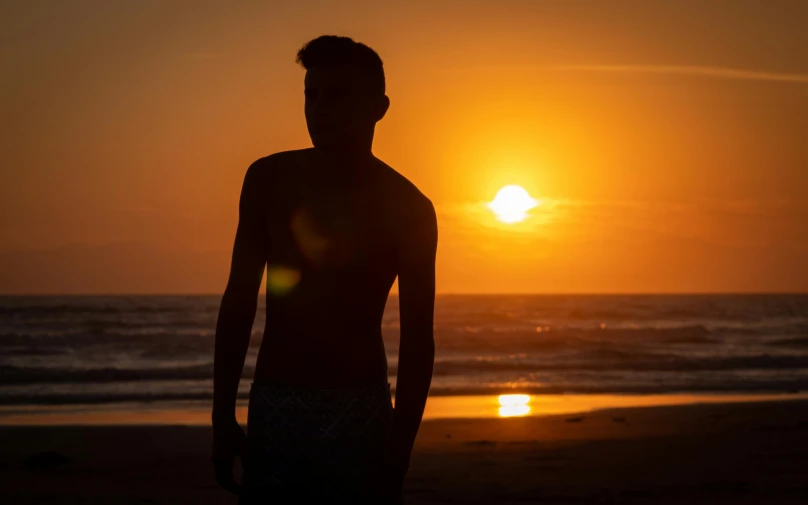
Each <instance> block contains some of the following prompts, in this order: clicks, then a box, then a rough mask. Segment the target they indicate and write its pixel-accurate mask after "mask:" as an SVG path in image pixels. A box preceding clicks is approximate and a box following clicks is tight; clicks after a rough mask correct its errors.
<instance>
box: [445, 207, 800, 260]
mask: <svg viewBox="0 0 808 505" xmlns="http://www.w3.org/2000/svg"><path fill="white" fill-rule="evenodd" d="M541 202H542V203H541V205H540V206H539V207H536V208H535V209H532V210H531V211H530V217H529V218H528V219H526V220H525V221H524V222H522V223H514V224H504V223H500V222H499V221H497V220H496V219H495V217H494V216H493V214H492V213H491V212H490V211H489V210H488V209H487V208H485V206H484V203H483V202H477V203H466V204H452V205H448V204H444V205H441V206H439V207H438V209H437V210H438V219H439V224H440V225H441V230H442V233H443V235H444V236H445V237H446V238H447V239H448V241H453V240H460V241H462V242H463V243H464V244H469V243H485V244H487V245H486V248H492V249H502V248H508V247H513V246H514V245H531V244H533V245H535V244H538V243H547V242H554V243H559V244H561V243H565V244H567V245H571V244H575V243H579V244H582V243H589V242H592V241H597V242H602V241H604V240H605V241H608V242H615V243H617V242H627V241H628V242H631V241H637V240H640V241H648V240H683V241H694V242H699V243H703V244H712V245H715V246H722V247H761V246H764V245H770V246H777V245H779V246H780V247H789V248H797V249H801V250H806V251H808V239H806V238H803V237H806V236H808V225H807V224H806V223H808V219H807V218H808V205H805V204H801V203H797V202H788V201H722V202H709V201H704V202H699V201H691V202H665V201H658V202H655V201H585V200H567V199H550V198H543V199H542V200H541Z"/></svg>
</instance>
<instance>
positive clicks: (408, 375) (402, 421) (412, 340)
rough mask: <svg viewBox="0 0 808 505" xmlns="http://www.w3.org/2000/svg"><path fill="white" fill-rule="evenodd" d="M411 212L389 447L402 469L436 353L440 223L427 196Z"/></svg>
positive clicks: (402, 254)
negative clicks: (392, 421) (436, 278)
mask: <svg viewBox="0 0 808 505" xmlns="http://www.w3.org/2000/svg"><path fill="white" fill-rule="evenodd" d="M421 205H422V207H421V208H420V209H418V210H416V212H415V215H414V216H415V221H411V223H412V224H411V225H409V226H407V228H408V230H406V231H405V232H404V233H403V234H402V237H403V240H402V242H401V244H400V246H399V257H398V293H399V294H398V297H399V302H398V303H399V313H400V323H401V324H400V327H401V340H400V344H399V352H398V377H397V378H396V404H395V420H394V423H393V437H392V444H393V448H392V450H393V451H394V453H397V454H396V455H395V456H394V457H397V458H400V461H399V462H398V464H400V465H401V466H403V468H402V470H403V471H406V467H407V465H408V464H409V457H410V453H411V452H412V447H413V444H414V443H415V436H416V435H417V433H418V428H419V426H420V424H421V419H422V417H423V415H424V407H425V406H426V399H427V395H428V393H429V385H430V384H431V382H432V368H433V363H434V359H435V340H434V336H433V320H434V310H435V255H436V250H437V245H438V224H437V218H436V216H435V208H434V206H433V205H432V202H430V201H429V200H428V199H425V200H424V202H423V203H422V204H421Z"/></svg>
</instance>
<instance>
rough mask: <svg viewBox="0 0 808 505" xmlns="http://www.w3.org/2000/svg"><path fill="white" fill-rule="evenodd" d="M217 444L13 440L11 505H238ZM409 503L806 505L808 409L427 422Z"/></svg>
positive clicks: (8, 476) (95, 434) (45, 437)
mask: <svg viewBox="0 0 808 505" xmlns="http://www.w3.org/2000/svg"><path fill="white" fill-rule="evenodd" d="M209 437H210V432H209V430H208V429H207V428H202V427H198V428H197V427H175V426H164V427H159V426H142V427H32V428H0V465H2V466H0V503H3V504H9V505H11V504H25V503H87V504H94V503H189V504H190V503H194V504H205V503H221V504H227V503H231V504H232V503H235V502H236V500H235V498H234V497H233V496H232V495H228V494H227V493H225V492H224V491H221V490H220V489H217V487H216V485H215V484H214V482H213V479H212V475H211V471H210V468H209V465H208V448H209ZM45 451H55V453H50V454H47V453H46V454H43V453H45ZM36 455H39V456H36ZM59 456H63V457H65V458H66V459H67V460H65V461H61V458H60V457H59ZM406 495H407V503H408V504H411V505H414V504H426V503H499V504H512V503H513V504H515V503H519V504H525V503H547V504H555V503H557V504H583V503H596V504H605V503H620V504H644V503H663V504H687V505H695V504H714V503H732V504H750V503H760V504H771V505H776V504H782V503H789V504H790V503H794V504H798V503H799V504H805V503H808V402H805V401H792V402H776V403H775V402H772V403H750V404H728V405H700V406H699V405H694V406H685V407H651V408H637V409H623V410H613V411H600V412H595V413H590V414H584V415H574V416H553V417H543V418H508V419H490V420H436V421H428V422H425V423H424V424H423V428H422V430H421V434H420V437H419V440H418V444H417V447H416V451H415V454H414V456H413V462H412V468H411V470H410V474H409V477H408V481H407V484H406Z"/></svg>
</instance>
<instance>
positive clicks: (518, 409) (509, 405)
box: [499, 395, 530, 417]
mask: <svg viewBox="0 0 808 505" xmlns="http://www.w3.org/2000/svg"><path fill="white" fill-rule="evenodd" d="M529 402H530V395H499V405H500V407H499V416H500V417H516V416H526V415H528V414H530V406H529V405H528V403H529Z"/></svg>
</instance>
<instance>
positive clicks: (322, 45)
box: [295, 35, 385, 94]
mask: <svg viewBox="0 0 808 505" xmlns="http://www.w3.org/2000/svg"><path fill="white" fill-rule="evenodd" d="M295 62H296V63H299V64H300V65H301V66H302V67H303V68H305V69H306V70H308V69H310V68H312V67H319V66H327V65H335V66H336V65H358V66H361V67H365V68H367V70H368V76H369V79H370V81H371V82H370V83H369V84H370V86H371V88H372V89H373V90H374V91H379V92H380V93H381V94H384V91H385V89H384V88H385V82H384V67H383V64H382V59H381V58H380V57H379V55H378V54H377V53H376V51H374V50H373V49H371V48H370V47H368V46H366V45H365V44H362V43H361V42H356V41H355V40H353V39H352V38H350V37H339V36H337V35H322V36H320V37H317V38H316V39H313V40H310V41H309V42H307V43H306V44H305V45H304V46H303V47H301V48H300V50H299V51H298V52H297V59H296V60H295Z"/></svg>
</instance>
